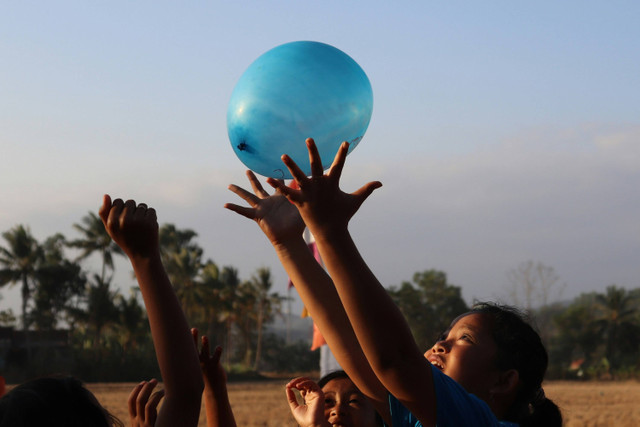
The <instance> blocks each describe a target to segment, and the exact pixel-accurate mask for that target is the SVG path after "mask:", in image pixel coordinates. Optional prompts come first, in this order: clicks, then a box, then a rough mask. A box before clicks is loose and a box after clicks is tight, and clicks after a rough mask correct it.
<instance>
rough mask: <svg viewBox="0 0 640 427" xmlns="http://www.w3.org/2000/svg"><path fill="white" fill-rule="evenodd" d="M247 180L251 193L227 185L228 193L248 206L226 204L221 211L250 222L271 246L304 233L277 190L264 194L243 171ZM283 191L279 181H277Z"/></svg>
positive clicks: (262, 189) (250, 176)
mask: <svg viewBox="0 0 640 427" xmlns="http://www.w3.org/2000/svg"><path fill="white" fill-rule="evenodd" d="M247 178H248V179H249V182H250V183H251V187H252V188H253V194H252V193H251V192H249V191H247V190H245V189H244V188H242V187H239V186H237V185H234V184H231V185H230V186H229V190H231V191H232V192H233V193H235V194H237V195H238V196H239V197H240V198H241V199H243V200H244V201H246V202H247V203H249V206H250V207H244V206H239V205H236V204H233V203H227V204H225V205H224V207H225V208H227V209H229V210H232V211H234V212H236V213H238V214H240V215H242V216H244V217H247V218H249V219H252V220H254V221H255V222H256V223H257V224H258V225H259V226H260V229H262V231H263V232H264V234H265V235H266V236H267V238H269V240H270V241H271V243H272V244H274V245H277V244H279V243H281V242H284V241H286V240H289V239H291V238H300V236H301V235H302V232H303V231H304V222H302V218H301V217H300V214H299V213H298V210H297V209H296V207H295V206H293V205H292V204H291V203H290V202H289V201H288V200H287V198H286V197H285V196H284V195H283V194H282V193H281V190H280V189H278V190H276V192H275V193H274V194H272V195H270V194H269V193H267V192H266V191H265V190H264V188H263V187H262V185H261V184H260V182H259V181H258V178H256V176H255V175H254V174H253V172H251V171H247ZM278 182H279V183H281V185H282V186H283V187H284V188H287V187H286V185H285V184H284V182H283V181H278Z"/></svg>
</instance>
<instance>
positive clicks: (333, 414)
mask: <svg viewBox="0 0 640 427" xmlns="http://www.w3.org/2000/svg"><path fill="white" fill-rule="evenodd" d="M318 385H319V386H320V388H321V389H322V392H323V393H324V416H325V418H326V419H327V421H329V423H330V424H331V425H333V424H335V423H340V424H342V423H345V424H347V425H351V426H353V427H377V426H381V425H382V419H381V418H380V416H379V415H378V413H377V412H376V410H375V408H374V407H373V404H372V403H371V401H370V400H369V399H367V398H366V397H365V396H364V395H363V394H362V393H361V392H360V390H358V388H357V387H356V386H355V384H353V381H351V379H350V378H349V376H348V375H347V374H346V373H345V372H344V371H335V372H331V373H330V374H327V375H325V376H324V377H322V378H320V380H319V381H318Z"/></svg>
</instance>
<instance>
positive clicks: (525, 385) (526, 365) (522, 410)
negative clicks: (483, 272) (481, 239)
mask: <svg viewBox="0 0 640 427" xmlns="http://www.w3.org/2000/svg"><path fill="white" fill-rule="evenodd" d="M474 313H480V314H485V315H488V316H489V317H490V318H491V319H492V321H493V325H492V335H493V339H494V340H495V342H496V345H497V347H498V355H497V360H496V364H497V367H498V368H500V369H504V370H506V369H515V370H516V371H518V375H519V378H520V389H519V390H518V394H517V395H516V399H515V401H514V403H513V405H511V408H510V410H509V411H508V413H507V414H506V416H505V417H504V419H505V421H512V422H516V423H518V424H520V426H521V427H528V426H541V425H544V426H561V425H562V414H561V413H560V409H559V408H558V406H557V405H556V404H555V403H553V401H551V400H550V399H547V398H546V397H545V395H544V391H543V389H542V380H543V379H544V375H545V373H546V371H547V365H548V363H549V356H548V355H547V350H546V349H545V348H544V345H543V344H542V340H541V339H540V335H539V334H538V332H536V330H535V329H534V328H533V327H532V326H531V324H530V323H529V319H528V317H527V316H526V315H525V314H524V313H522V312H521V311H519V310H518V309H517V308H515V307H511V306H506V305H500V304H495V303H487V302H479V303H475V304H474V305H473V307H471V310H470V311H469V312H467V313H465V315H468V314H474Z"/></svg>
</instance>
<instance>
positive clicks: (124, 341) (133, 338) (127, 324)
mask: <svg viewBox="0 0 640 427" xmlns="http://www.w3.org/2000/svg"><path fill="white" fill-rule="evenodd" d="M135 289H136V288H132V290H131V294H130V295H129V298H124V297H123V296H120V298H119V304H118V307H117V308H118V312H119V322H118V327H119V328H121V330H122V331H121V333H120V334H119V338H120V344H121V345H122V349H123V354H126V353H128V352H129V351H130V350H132V349H135V348H136V347H137V346H138V340H139V338H140V337H141V336H142V335H143V334H144V333H145V331H146V330H147V328H146V321H145V311H144V308H143V307H142V306H141V305H140V303H139V302H138V298H137V297H136V292H135Z"/></svg>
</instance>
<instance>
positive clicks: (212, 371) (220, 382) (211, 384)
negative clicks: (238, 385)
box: [191, 328, 227, 393]
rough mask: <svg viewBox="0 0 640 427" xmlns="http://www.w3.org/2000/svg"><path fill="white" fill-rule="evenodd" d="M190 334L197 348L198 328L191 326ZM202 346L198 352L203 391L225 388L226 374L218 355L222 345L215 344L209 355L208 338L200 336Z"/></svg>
mask: <svg viewBox="0 0 640 427" xmlns="http://www.w3.org/2000/svg"><path fill="white" fill-rule="evenodd" d="M191 335H192V336H193V342H194V344H195V345H196V348H198V330H197V329H196V328H191ZM201 342H202V347H200V351H199V352H198V356H199V358H200V367H201V368H202V377H203V379H204V387H205V393H207V392H210V391H211V390H213V389H215V387H218V388H221V387H222V388H225V389H226V384H227V374H226V373H225V372H224V369H223V368H222V364H221V363H220V356H221V355H222V347H220V346H217V347H216V348H215V350H214V351H213V355H210V350H209V339H208V338H207V337H206V336H204V335H203V336H202V340H201Z"/></svg>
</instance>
